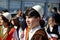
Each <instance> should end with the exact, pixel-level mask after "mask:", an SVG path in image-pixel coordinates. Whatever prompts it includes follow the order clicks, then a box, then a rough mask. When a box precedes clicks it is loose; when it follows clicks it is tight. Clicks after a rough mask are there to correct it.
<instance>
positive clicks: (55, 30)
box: [0, 5, 60, 40]
mask: <svg viewBox="0 0 60 40" xmlns="http://www.w3.org/2000/svg"><path fill="white" fill-rule="evenodd" d="M42 10H43V9H42V6H40V5H35V6H33V7H31V8H28V9H26V10H25V13H23V12H22V10H20V9H19V10H18V11H17V13H16V15H15V16H14V17H12V16H11V13H9V12H8V10H2V11H1V12H0V40H59V39H60V9H57V8H56V7H54V8H52V10H51V12H50V14H49V16H48V18H47V19H48V20H46V19H44V18H45V17H43V15H44V14H43V11H42Z"/></svg>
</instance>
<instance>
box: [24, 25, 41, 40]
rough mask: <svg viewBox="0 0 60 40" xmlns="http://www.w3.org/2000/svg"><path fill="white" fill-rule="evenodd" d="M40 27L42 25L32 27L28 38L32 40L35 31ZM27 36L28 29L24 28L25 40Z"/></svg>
mask: <svg viewBox="0 0 60 40" xmlns="http://www.w3.org/2000/svg"><path fill="white" fill-rule="evenodd" d="M40 28H41V26H40V25H39V26H37V27H35V28H33V29H31V30H30V32H29V39H28V40H31V38H32V36H33V35H34V33H35V32H36V31H37V30H39V29H40ZM25 37H26V29H25V30H24V40H25Z"/></svg>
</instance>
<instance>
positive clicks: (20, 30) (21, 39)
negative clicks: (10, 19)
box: [19, 27, 23, 40]
mask: <svg viewBox="0 0 60 40" xmlns="http://www.w3.org/2000/svg"><path fill="white" fill-rule="evenodd" d="M22 31H23V30H22V28H21V27H20V29H19V39H20V40H23V38H21V32H22Z"/></svg>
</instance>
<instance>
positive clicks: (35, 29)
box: [30, 25, 41, 33]
mask: <svg viewBox="0 0 60 40" xmlns="http://www.w3.org/2000/svg"><path fill="white" fill-rule="evenodd" d="M40 28H41V26H40V25H39V26H37V27H35V28H33V29H31V30H30V32H31V33H33V32H34V31H37V30H39V29H40Z"/></svg>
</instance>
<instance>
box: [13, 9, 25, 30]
mask: <svg viewBox="0 0 60 40" xmlns="http://www.w3.org/2000/svg"><path fill="white" fill-rule="evenodd" d="M14 18H18V19H19V21H20V26H21V27H22V28H23V30H24V29H25V26H26V25H25V24H26V22H25V15H24V14H23V12H22V11H21V10H18V12H17V15H16V16H15V17H14Z"/></svg>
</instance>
